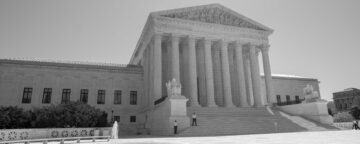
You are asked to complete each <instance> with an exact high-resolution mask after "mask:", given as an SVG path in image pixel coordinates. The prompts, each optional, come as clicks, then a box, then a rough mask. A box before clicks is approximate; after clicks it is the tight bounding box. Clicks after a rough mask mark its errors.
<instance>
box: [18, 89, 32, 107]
mask: <svg viewBox="0 0 360 144" xmlns="http://www.w3.org/2000/svg"><path fill="white" fill-rule="evenodd" d="M32 92H33V88H32V87H24V90H23V97H22V100H21V103H24V104H26V103H31V97H32Z"/></svg>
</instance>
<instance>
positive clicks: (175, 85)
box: [166, 78, 181, 97]
mask: <svg viewBox="0 0 360 144" xmlns="http://www.w3.org/2000/svg"><path fill="white" fill-rule="evenodd" d="M166 88H167V93H168V96H169V97H180V96H181V84H180V83H179V82H177V81H176V79H175V78H173V79H172V80H170V81H169V82H167V83H166Z"/></svg>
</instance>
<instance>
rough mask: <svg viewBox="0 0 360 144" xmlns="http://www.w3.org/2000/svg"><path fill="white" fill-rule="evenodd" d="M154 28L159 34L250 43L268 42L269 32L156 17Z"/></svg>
mask: <svg viewBox="0 0 360 144" xmlns="http://www.w3.org/2000/svg"><path fill="white" fill-rule="evenodd" d="M154 27H155V32H157V33H177V34H180V35H195V36H199V37H201V36H203V37H214V38H219V39H224V38H225V39H232V40H234V41H235V40H244V41H249V42H252V41H253V42H255V41H257V42H259V41H260V42H263V43H267V42H268V36H269V34H270V33H269V32H267V31H260V30H254V29H248V28H240V27H234V26H228V25H220V24H213V23H205V22H198V21H191V20H183V19H177V18H167V17H161V16H156V17H154Z"/></svg>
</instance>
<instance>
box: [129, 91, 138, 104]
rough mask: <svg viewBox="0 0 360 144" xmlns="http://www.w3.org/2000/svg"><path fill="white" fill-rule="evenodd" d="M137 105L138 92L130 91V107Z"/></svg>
mask: <svg viewBox="0 0 360 144" xmlns="http://www.w3.org/2000/svg"><path fill="white" fill-rule="evenodd" d="M136 104H137V91H130V105H136Z"/></svg>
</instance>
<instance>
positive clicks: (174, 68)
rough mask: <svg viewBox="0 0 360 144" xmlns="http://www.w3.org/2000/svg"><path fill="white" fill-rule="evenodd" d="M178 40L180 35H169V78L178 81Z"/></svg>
mask: <svg viewBox="0 0 360 144" xmlns="http://www.w3.org/2000/svg"><path fill="white" fill-rule="evenodd" d="M179 40H180V36H178V35H171V51H170V53H171V65H170V67H171V79H173V78H175V79H176V81H178V82H180V63H179Z"/></svg>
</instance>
